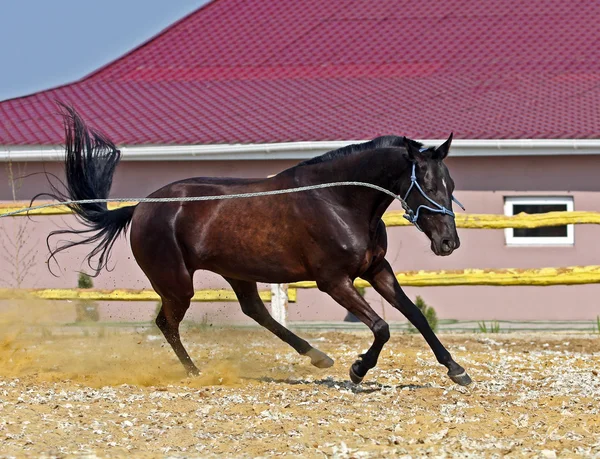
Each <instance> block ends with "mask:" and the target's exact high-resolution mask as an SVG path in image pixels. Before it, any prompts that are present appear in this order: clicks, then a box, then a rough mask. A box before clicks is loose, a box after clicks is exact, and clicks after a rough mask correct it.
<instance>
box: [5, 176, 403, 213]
mask: <svg viewBox="0 0 600 459" xmlns="http://www.w3.org/2000/svg"><path fill="white" fill-rule="evenodd" d="M336 186H362V187H366V188H372V189H374V190H377V191H381V192H382V193H385V194H387V195H388V196H391V197H392V198H394V199H397V200H398V201H400V203H401V204H402V208H403V209H404V211H405V212H410V208H409V207H408V205H407V204H406V202H405V201H404V200H403V199H402V198H401V197H400V196H398V195H397V194H394V193H392V192H391V191H389V190H386V189H385V188H382V187H380V186H377V185H373V184H372V183H366V182H333V183H322V184H319V185H309V186H301V187H298V188H286V189H284V190H272V191H256V192H254V193H240V194H224V195H220V196H186V197H179V198H138V199H127V198H112V199H82V200H78V201H59V202H56V203H48V204H40V205H38V206H33V207H24V208H22V209H18V210H14V211H12V212H7V213H4V214H0V218H3V217H11V216H13V215H18V214H23V213H27V212H29V211H32V210H38V209H46V208H48V207H58V206H65V205H70V204H97V203H108V202H138V203H141V202H192V201H218V200H221V199H243V198H256V197H259V196H272V195H278V194H289V193H299V192H301V191H310V190H319V189H322V188H332V187H336Z"/></svg>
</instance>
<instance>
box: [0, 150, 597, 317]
mask: <svg viewBox="0 0 600 459" xmlns="http://www.w3.org/2000/svg"><path fill="white" fill-rule="evenodd" d="M448 163H449V167H450V170H451V173H452V176H453V178H454V179H455V182H456V183H457V188H458V189H457V192H456V194H457V196H458V198H459V199H460V200H461V201H462V202H463V203H464V204H465V205H466V207H467V210H468V211H469V212H472V213H495V214H502V213H503V203H504V201H503V199H504V196H508V195H553V196H556V195H565V194H568V195H571V196H573V197H574V200H575V210H595V211H600V181H599V180H598V178H597V177H600V161H598V159H597V158H596V157H593V156H569V157H558V156H556V157H552V156H549V157H537V158H533V157H521V158H514V157H510V158H509V157H497V158H451V159H450V160H449V161H448ZM292 164H294V162H293V161H229V162H216V161H211V162H205V161H195V162H172V163H170V164H168V165H165V163H158V162H123V163H122V164H121V165H120V166H119V168H118V170H117V174H116V177H115V182H114V185H113V192H114V196H115V197H140V196H145V195H147V194H148V193H150V192H151V191H153V190H155V189H157V188H159V187H160V186H162V185H164V184H167V183H169V182H171V181H174V180H178V179H182V178H185V177H190V176H200V175H204V176H225V175H227V176H236V177H264V176H267V175H270V174H273V173H276V172H278V171H280V170H282V169H284V168H286V167H288V166H290V165H292ZM45 166H46V170H47V171H49V172H54V173H57V174H59V175H60V165H59V164H56V163H48V164H46V165H45ZM40 170H42V165H41V164H39V163H29V164H27V166H26V170H25V171H22V172H24V173H32V172H36V171H40ZM7 182H8V180H7V176H6V170H5V169H4V168H2V169H0V200H9V199H10V198H11V194H10V189H9V187H8V185H7ZM45 190H47V187H46V185H45V179H44V178H43V177H42V176H33V177H31V178H27V179H26V180H25V181H24V183H23V187H22V188H21V189H20V190H19V195H18V198H19V199H26V198H29V197H31V196H32V195H34V194H35V193H38V192H41V191H45ZM395 208H397V206H395ZM72 220H73V218H72V217H70V216H67V217H34V218H33V219H32V221H27V220H26V219H24V218H19V219H4V220H0V231H4V233H2V237H3V239H4V240H7V238H8V240H10V239H11V236H10V235H11V234H13V233H12V232H13V231H14V230H15V229H16V225H27V234H28V240H27V247H30V248H32V250H33V253H34V254H35V256H36V260H35V265H34V266H33V267H32V269H31V271H30V275H29V276H28V278H27V280H26V284H25V285H26V286H31V287H61V286H65V287H66V286H70V287H72V286H75V284H76V279H77V270H79V269H83V267H82V266H81V260H82V259H83V256H84V255H85V250H83V249H81V248H78V249H73V250H71V251H69V253H65V254H62V255H61V256H59V261H60V263H61V270H60V273H61V274H60V277H58V278H55V277H52V276H51V275H50V274H49V273H48V271H47V269H46V265H45V263H44V261H45V257H46V255H47V250H46V248H45V237H46V235H47V233H48V231H49V230H50V229H51V228H54V227H56V226H57V225H60V224H61V222H65V223H67V222H68V223H72ZM598 231H599V229H598V228H597V227H595V226H592V225H578V226H576V227H575V245H574V246H573V247H554V248H551V247H507V246H506V244H505V240H504V233H503V231H502V230H459V234H460V236H461V240H462V246H461V248H460V249H459V250H458V251H457V252H455V253H454V254H453V255H452V256H451V257H447V258H439V257H436V256H434V255H433V254H432V253H431V252H430V250H429V243H428V241H427V240H426V238H425V237H424V236H423V235H422V234H421V233H419V232H418V231H416V230H415V229H414V228H408V227H402V228H390V229H389V239H390V248H389V252H388V259H389V260H390V262H391V263H392V265H393V266H394V269H396V270H398V271H400V270H418V269H425V270H438V269H463V268H534V267H544V266H569V265H591V264H600V247H599V245H598V243H597V240H598V234H599V233H598ZM4 253H8V254H9V258H10V256H12V255H11V253H10V250H9V251H8V252H6V251H4ZM112 264H113V266H114V268H115V269H114V271H112V272H110V273H106V272H105V273H102V274H101V276H100V277H99V278H98V279H97V280H96V281H95V285H96V287H99V288H115V287H129V288H149V284H148V281H147V279H146V278H145V277H144V275H143V274H142V272H141V270H140V269H139V268H138V267H137V265H136V263H135V260H133V258H132V256H131V251H130V249H129V247H128V245H127V243H126V242H125V241H124V240H121V241H119V242H118V243H117V245H116V246H115V250H114V254H113V260H112ZM1 268H2V269H1V270H0V286H6V285H10V284H11V283H14V282H12V281H11V275H10V273H7V270H8V271H9V270H10V269H11V268H10V263H9V262H7V261H6V260H2V261H1ZM195 283H196V285H197V287H199V288H209V287H218V286H225V285H226V284H225V283H224V281H223V280H221V279H220V278H219V277H218V276H216V275H213V274H210V273H197V274H196V282H195ZM407 292H408V293H409V295H410V296H412V297H414V296H416V295H421V296H422V297H423V298H424V299H425V300H426V301H427V302H428V303H429V304H431V305H433V306H435V308H436V310H437V311H438V314H439V315H440V316H441V317H442V318H454V319H513V320H518V319H523V320H589V319H592V318H594V317H596V315H598V314H600V307H599V306H598V303H597V300H596V299H597V298H598V297H599V296H600V286H598V285H585V286H573V287H562V286H558V287H424V288H407ZM367 299H368V300H369V301H370V302H371V304H372V305H373V307H374V308H375V309H376V310H377V311H382V305H381V302H380V300H379V298H378V296H377V294H376V293H374V292H372V291H369V292H368V294H367ZM153 308H154V305H153V304H137V303H131V304H127V305H126V306H123V305H122V304H112V305H110V306H107V307H103V309H102V311H103V314H104V315H106V316H108V315H111V316H113V318H142V317H143V318H146V317H148V316H149V314H150V311H152V310H153ZM207 311H208V312H209V313H210V316H211V318H214V317H216V316H219V317H220V318H221V319H225V320H232V321H233V320H235V321H238V320H242V319H243V315H242V314H241V313H240V312H239V307H238V306H237V305H236V304H231V303H226V304H214V305H209V304H202V303H198V304H195V305H194V306H193V307H192V312H191V314H193V315H194V316H196V317H200V316H202V314H203V313H204V312H207ZM383 314H385V316H386V318H387V319H388V320H400V319H401V318H402V317H401V315H400V314H399V313H397V312H396V311H394V310H392V308H391V307H390V306H389V305H386V306H385V311H384V312H383ZM344 316H345V310H344V309H343V308H341V307H340V306H338V305H336V304H335V303H334V302H333V301H332V300H331V299H330V298H329V297H327V296H326V295H324V294H322V293H320V292H318V291H316V290H304V291H300V293H299V303H297V304H292V305H291V306H290V318H291V320H338V319H342V318H343V317H344Z"/></svg>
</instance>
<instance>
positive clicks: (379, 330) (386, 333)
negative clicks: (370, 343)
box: [373, 320, 390, 343]
mask: <svg viewBox="0 0 600 459" xmlns="http://www.w3.org/2000/svg"><path fill="white" fill-rule="evenodd" d="M373 334H374V335H375V338H376V339H377V340H379V341H381V342H382V343H387V342H388V341H389V340H390V326H389V325H388V324H387V322H385V321H384V320H379V321H377V323H376V324H375V326H374V327H373Z"/></svg>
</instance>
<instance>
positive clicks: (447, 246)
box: [442, 239, 455, 252]
mask: <svg viewBox="0 0 600 459" xmlns="http://www.w3.org/2000/svg"><path fill="white" fill-rule="evenodd" d="M454 247H455V244H454V241H453V240H452V239H442V250H443V251H444V252H449V251H450V250H453V249H454Z"/></svg>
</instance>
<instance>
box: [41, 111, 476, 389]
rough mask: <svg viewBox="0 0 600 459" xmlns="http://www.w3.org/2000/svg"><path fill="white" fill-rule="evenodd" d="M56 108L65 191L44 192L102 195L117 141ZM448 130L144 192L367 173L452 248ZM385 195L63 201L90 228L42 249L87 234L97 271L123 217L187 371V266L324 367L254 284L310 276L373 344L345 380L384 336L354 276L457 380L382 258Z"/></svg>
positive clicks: (260, 187)
mask: <svg viewBox="0 0 600 459" xmlns="http://www.w3.org/2000/svg"><path fill="white" fill-rule="evenodd" d="M63 108H64V110H65V111H64V119H65V133H66V158H65V166H66V170H65V172H66V191H60V190H58V189H57V187H54V186H53V187H52V188H53V193H51V194H50V195H51V196H52V197H54V198H56V199H60V200H65V199H71V200H84V199H104V198H108V195H109V191H110V187H111V183H112V177H113V173H114V170H115V167H116V166H117V163H118V162H119V159H120V152H119V150H118V149H117V148H116V147H115V145H114V144H113V143H112V142H111V141H110V140H108V139H107V138H106V137H104V136H103V135H101V134H99V133H98V132H96V131H94V130H90V129H88V128H87V127H86V125H85V124H84V122H83V120H82V119H81V118H80V117H79V116H78V114H77V113H76V112H75V111H74V110H73V109H72V108H69V107H66V106H65V107H63ZM451 140H452V136H450V138H449V139H448V140H447V141H446V142H445V143H443V144H442V145H440V146H439V147H437V148H424V147H423V146H422V145H421V144H420V143H418V142H415V141H413V140H410V139H407V138H405V137H396V136H386V137H379V138H377V139H375V140H372V141H370V142H366V143H363V144H358V145H350V146H347V147H344V148H341V149H339V150H335V151H332V152H329V153H326V154H324V155H322V156H319V157H316V158H313V159H311V160H308V161H304V162H302V163H300V164H298V165H297V166H295V167H292V168H290V169H287V170H285V171H283V172H281V173H279V174H277V175H276V176H274V177H271V178H268V179H251V180H247V179H238V178H190V179H186V180H181V181H179V182H175V183H171V184H169V185H167V186H165V187H163V188H161V189H160V190H158V191H156V192H154V193H152V194H151V195H150V197H171V198H173V197H174V198H179V197H188V196H211V195H224V194H237V193H247V192H256V191H270V190H279V189H285V188H293V187H300V186H307V185H314V184H322V183H328V182H340V181H361V182H368V183H371V184H374V185H378V186H380V187H383V188H385V189H387V190H390V191H392V192H393V193H395V194H399V195H402V196H405V195H406V194H407V193H408V195H407V196H406V202H407V204H408V206H410V208H411V209H417V212H416V214H412V215H413V217H414V223H415V224H416V225H418V227H419V229H422V231H423V232H424V233H425V235H426V236H427V237H428V238H429V239H430V240H431V250H432V251H433V252H434V253H435V254H436V255H450V254H451V253H452V252H453V251H454V250H455V249H456V248H458V247H459V244H460V242H459V238H458V235H457V233H456V226H455V222H454V214H453V213H452V212H451V211H450V209H451V208H452V207H451V206H452V202H451V200H452V199H453V197H452V192H453V189H454V183H453V181H452V179H451V177H450V175H449V172H448V169H447V168H446V166H445V164H444V162H443V160H444V158H445V157H446V156H447V154H448V150H449V148H450V143H451ZM411 175H412V176H413V177H412V181H411ZM411 184H412V186H411ZM414 189H416V190H418V192H415V191H414ZM411 190H413V191H411ZM392 201H393V198H392V197H390V196H388V195H386V194H384V193H382V192H380V191H377V190H374V189H369V188H364V187H335V188H325V189H318V190H310V191H305V192H300V193H294V194H286V195H273V196H263V197H255V198H248V199H231V200H218V201H204V202H168V203H140V204H138V205H136V206H131V207H122V208H119V209H116V210H108V208H107V206H106V203H100V204H97V203H93V204H82V205H77V204H73V205H71V206H70V207H71V208H72V209H73V211H74V212H75V213H76V215H77V216H78V217H79V219H80V220H81V221H82V223H83V224H85V225H86V226H87V228H88V229H87V230H81V231H76V230H72V229H69V230H60V231H55V232H53V233H51V234H50V235H49V236H48V238H50V237H51V236H52V235H54V234H86V235H87V236H86V237H85V238H84V239H83V240H81V241H76V242H67V243H64V244H63V245H62V246H60V247H58V248H57V249H55V250H54V251H51V258H52V257H54V256H55V255H56V253H57V252H59V251H61V250H64V249H66V248H68V247H72V246H74V245H79V244H86V243H95V248H94V250H93V251H92V252H91V253H90V254H89V255H88V257H87V261H88V264H90V266H91V263H92V260H95V261H96V262H97V263H96V264H95V265H94V267H93V269H95V271H96V274H97V273H98V272H100V270H101V269H103V268H105V267H106V263H107V260H108V257H109V254H110V250H111V248H112V246H113V244H114V241H115V239H116V238H117V236H118V235H119V234H120V233H121V232H124V231H125V230H126V229H127V227H128V225H129V224H130V223H131V238H130V239H131V248H132V251H133V254H134V256H135V259H136V261H137V263H138V264H139V266H140V267H141V268H142V270H143V271H144V273H145V274H146V276H148V279H149V280H150V282H151V283H152V286H153V288H154V289H155V290H156V292H157V293H158V294H159V295H160V297H161V299H162V308H161V310H160V312H159V314H158V317H157V318H156V324H157V325H158V327H159V328H160V330H161V331H162V332H163V334H164V336H165V338H166V339H167V341H168V342H169V344H170V345H171V346H172V347H173V350H174V351H175V354H176V355H177V357H178V358H179V360H180V361H181V363H182V364H183V366H184V367H185V369H186V371H187V372H188V374H190V375H196V374H198V369H197V367H196V366H195V365H194V363H193V362H192V359H191V358H190V356H189V355H188V353H187V351H186V350H185V348H184V347H183V344H182V343H181V338H180V335H179V324H180V322H181V321H182V320H183V317H184V315H185V313H186V311H187V310H188V308H189V306H190V299H191V298H192V296H193V295H194V286H193V282H192V278H193V275H194V273H195V272H196V271H197V270H200V269H204V270H209V271H212V272H215V273H217V274H220V275H221V276H223V277H224V278H225V279H226V280H227V282H228V283H229V284H230V285H231V287H232V288H233V290H234V291H235V293H236V295H237V298H238V300H239V302H240V305H241V307H242V310H243V312H244V313H245V314H246V315H248V316H250V317H251V318H252V319H254V320H255V321H256V322H258V323H259V324H260V325H262V326H263V327H265V328H266V329H267V330H269V331H271V332H272V333H274V334H275V335H276V336H278V337H279V338H280V339H282V340H283V341H285V342H286V343H288V344H289V345H290V346H291V347H293V348H294V349H295V350H296V351H297V352H298V353H299V354H301V355H306V356H308V357H309V358H310V359H311V363H312V364H313V365H315V366H316V367H319V368H327V367H330V366H331V365H333V360H332V359H331V358H329V357H328V356H327V355H325V354H324V353H323V352H321V351H319V350H318V349H316V348H313V347H312V346H311V345H310V344H309V343H308V342H307V341H305V340H304V339H302V338H300V337H298V336H297V335H296V334H294V333H293V332H291V331H290V330H288V329H287V328H285V327H284V326H282V325H281V324H279V323H278V322H277V321H275V320H274V319H273V318H272V317H271V316H270V314H269V313H268V311H267V309H266V308H265V305H264V304H263V302H262V301H261V299H260V298H259V295H258V292H257V287H256V283H257V282H268V283H290V282H296V281H303V280H314V281H316V283H317V285H318V287H319V289H320V290H321V291H323V292H325V293H327V294H329V295H330V296H331V297H332V298H333V299H334V300H335V301H337V302H338V303H339V304H341V305H342V306H343V307H345V308H346V309H347V310H348V311H350V312H351V313H352V314H354V315H355V316H356V317H358V318H359V319H360V320H361V321H362V322H363V323H365V324H366V325H367V326H368V327H369V328H370V330H371V331H372V332H373V335H374V342H373V344H372V346H371V347H370V348H369V350H368V351H367V352H366V353H365V354H363V355H361V356H360V357H359V359H358V360H357V361H356V362H355V363H354V364H353V365H352V366H351V368H350V377H351V379H352V381H354V382H355V383H359V382H360V381H362V379H363V377H364V376H365V375H366V373H367V371H368V370H369V369H371V368H373V367H374V366H375V365H376V364H377V359H378V357H379V354H380V352H381V349H382V348H383V346H384V344H385V343H386V342H387V341H388V340H389V337H390V332H389V327H388V324H387V323H386V322H385V321H384V320H383V319H382V318H381V317H379V316H378V315H377V313H375V311H373V309H372V308H371V307H370V306H369V304H368V303H367V302H366V301H365V300H364V299H363V298H362V296H361V295H360V294H359V293H358V292H357V291H356V289H355V288H354V285H353V281H354V280H355V279H356V278H357V277H361V278H362V279H365V280H367V281H368V282H369V283H370V284H371V285H372V286H373V288H374V289H375V290H376V291H377V292H378V293H379V294H380V295H382V296H383V297H384V298H385V299H386V300H387V301H388V302H389V303H390V304H391V305H392V306H393V307H394V308H396V309H398V310H399V311H400V312H402V313H403V314H404V315H405V316H406V317H407V318H408V320H410V322H411V323H412V324H413V325H414V326H415V327H416V328H417V329H418V330H419V332H420V333H421V334H422V335H423V337H424V338H425V340H427V342H428V343H429V345H430V347H431V349H432V351H433V353H434V354H435V357H436V358H437V360H438V362H440V363H441V364H443V365H445V366H446V367H447V368H448V375H449V376H450V378H451V379H452V380H453V381H455V382H456V383H458V384H462V385H467V384H469V383H470V382H471V379H470V378H469V376H468V375H467V373H466V372H465V370H464V369H463V368H462V367H461V366H460V365H458V364H457V363H456V362H455V361H454V360H453V358H452V356H451V355H450V353H449V352H448V351H447V350H446V349H445V347H444V346H443V345H442V344H441V343H440V341H439V340H438V338H437V337H436V336H435V334H434V333H433V331H432V330H431V328H430V327H429V325H428V323H427V320H426V319H425V317H424V316H423V314H421V312H420V311H419V309H418V308H417V307H416V306H415V305H414V304H413V302H412V301H411V300H410V299H409V298H408V297H407V296H406V294H405V293H404V292H403V290H402V288H401V287H400V285H399V284H398V282H397V280H396V277H395V276H394V272H393V271H392V268H391V266H390V264H389V263H388V262H387V261H386V259H385V254H386V249H387V236H386V228H385V225H384V223H383V221H382V220H381V217H382V215H383V213H384V212H385V210H386V209H387V208H388V206H389V205H390V204H391V203H392ZM432 204H433V205H435V206H436V207H435V208H432V207H431V205H432Z"/></svg>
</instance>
